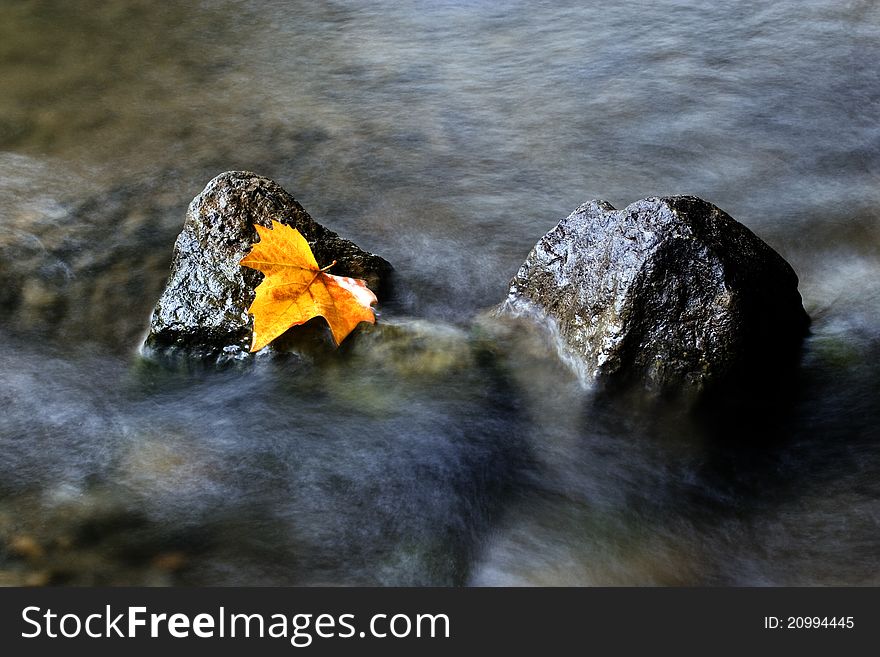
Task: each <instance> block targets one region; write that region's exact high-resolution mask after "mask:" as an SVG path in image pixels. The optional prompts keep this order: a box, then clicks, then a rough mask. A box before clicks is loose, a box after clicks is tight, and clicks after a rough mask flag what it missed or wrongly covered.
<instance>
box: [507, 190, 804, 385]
mask: <svg viewBox="0 0 880 657" xmlns="http://www.w3.org/2000/svg"><path fill="white" fill-rule="evenodd" d="M797 286H798V279H797V276H796V274H795V273H794V270H793V269H792V268H791V266H790V265H789V264H788V263H787V262H786V261H785V260H784V259H783V258H782V257H781V256H780V255H779V254H778V253H777V252H776V251H774V250H773V249H772V248H771V247H770V246H768V245H767V244H766V243H765V242H763V241H762V240H761V239H760V238H758V237H757V236H756V235H755V234H754V233H752V232H751V231H750V230H749V229H748V228H746V227H745V226H743V225H742V224H740V223H739V222H737V221H736V220H734V219H733V218H732V217H730V216H729V215H728V214H726V213H725V212H724V211H722V210H720V209H719V208H717V207H715V206H714V205H712V204H711V203H708V202H706V201H703V200H701V199H699V198H695V197H690V196H674V197H664V198H647V199H644V200H641V201H637V202H636V203H633V204H631V205H629V206H628V207H626V208H625V209H623V210H620V211H618V210H616V209H615V208H614V207H613V206H611V205H610V204H609V203H607V202H604V201H591V202H589V203H585V204H584V205H582V206H580V207H579V208H577V209H576V210H575V211H574V212H573V213H572V214H571V215H569V216H568V217H567V218H565V219H563V220H562V221H561V222H559V224H558V225H557V226H556V227H555V228H553V229H552V230H551V231H550V232H548V233H547V234H546V235H545V236H544V237H543V238H541V240H540V241H539V242H538V243H537V244H536V245H535V247H534V248H533V249H532V251H531V253H529V255H528V257H527V258H526V261H525V263H524V264H523V265H522V267H521V268H520V269H519V271H518V272H517V273H516V275H515V276H514V278H513V280H512V281H511V284H510V289H509V293H508V296H507V299H506V300H505V301H504V302H503V303H502V304H501V306H500V308H499V312H501V313H502V314H506V315H513V316H520V317H527V318H531V319H537V320H538V321H539V322H541V323H542V324H544V325H545V326H549V327H550V328H551V329H552V330H553V331H555V332H556V333H558V338H559V343H560V344H561V345H562V352H563V356H564V358H565V360H566V361H567V362H568V363H569V364H570V365H572V366H573V367H574V369H575V370H576V371H577V372H578V373H579V375H580V376H581V377H582V378H584V379H586V380H598V379H603V380H607V381H617V382H621V381H627V382H638V383H641V384H644V385H645V386H646V387H648V388H651V389H657V390H669V389H670V388H676V389H680V388H681V387H685V388H694V387H696V388H697V389H703V388H705V387H707V386H711V385H712V384H715V383H721V382H723V381H730V380H734V379H735V378H736V377H738V376H740V375H751V376H754V377H761V376H762V375H763V374H766V373H772V372H776V371H779V369H780V368H782V367H784V366H786V365H788V364H790V363H791V362H792V361H793V359H794V358H795V357H796V355H797V353H798V351H799V348H800V345H801V342H802V339H803V337H804V335H805V334H806V331H807V327H808V326H809V317H808V316H807V313H806V312H805V311H804V308H803V305H802V302H801V296H800V294H799V292H798V288H797Z"/></svg>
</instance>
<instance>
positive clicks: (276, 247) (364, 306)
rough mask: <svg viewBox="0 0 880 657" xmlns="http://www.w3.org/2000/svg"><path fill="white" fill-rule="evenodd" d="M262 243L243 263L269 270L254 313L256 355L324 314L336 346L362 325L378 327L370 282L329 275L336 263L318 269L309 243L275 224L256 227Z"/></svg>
mask: <svg viewBox="0 0 880 657" xmlns="http://www.w3.org/2000/svg"><path fill="white" fill-rule="evenodd" d="M254 227H255V228H256V229H257V233H258V234H259V236H260V241H259V242H257V243H256V244H254V246H253V248H252V249H251V252H250V253H249V254H247V255H246V256H245V257H244V258H242V259H241V264H242V265H244V266H245V267H250V268H251V269H256V270H257V271H261V272H263V274H265V275H266V277H265V278H264V279H263V281H262V282H261V283H260V284H259V285H258V286H257V288H256V296H255V297H254V301H253V303H252V304H251V306H250V308H248V312H249V313H251V314H252V315H253V316H254V337H253V342H252V343H251V351H259V350H260V349H262V348H263V347H265V346H266V345H267V344H269V343H270V342H272V340H274V339H275V338H277V337H278V336H279V335H281V334H282V333H284V332H285V331H286V330H287V329H289V328H290V327H291V326H297V325H298V324H304V323H305V322H307V321H309V320H310V319H312V318H313V317H317V316H319V315H320V316H321V317H323V318H324V319H326V320H327V324H329V325H330V332H331V333H332V334H333V339H334V340H335V341H336V344H339V343H340V342H342V341H343V340H344V339H345V337H346V336H347V335H348V334H349V333H351V332H352V331H353V330H354V328H355V326H357V325H358V324H360V323H361V322H370V323H374V322H375V321H376V318H375V317H374V315H373V310H372V308H370V305H371V304H373V303H376V295H374V294H373V293H372V292H371V291H370V289H369V288H368V287H367V284H366V282H364V281H362V280H360V279H358V278H347V277H345V276H334V275H333V274H328V273H327V270H328V269H330V267H332V266H333V265H334V264H336V261H333V262H332V263H331V264H329V265H327V266H326V267H324V268H323V269H322V268H321V267H319V266H318V262H317V261H316V260H315V256H314V254H313V253H312V250H311V249H310V248H309V243H308V242H306V239H305V238H304V237H303V236H302V235H301V234H300V232H299V231H298V230H297V229H296V228H291V227H290V226H287V225H285V224H282V223H280V222H278V221H275V220H272V228H271V229H269V228H265V227H264V226H260V225H259V224H254Z"/></svg>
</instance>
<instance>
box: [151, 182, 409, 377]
mask: <svg viewBox="0 0 880 657" xmlns="http://www.w3.org/2000/svg"><path fill="white" fill-rule="evenodd" d="M273 219H275V220H277V221H280V222H281V223H285V224H288V225H291V226H294V227H295V228H297V229H298V230H299V231H300V233H302V234H303V236H304V237H305V238H306V240H308V242H309V244H310V246H311V248H312V251H313V252H314V254H315V258H316V260H317V261H318V263H319V264H320V265H322V266H323V265H326V264H329V263H330V262H332V261H333V260H335V261H336V266H335V267H334V268H333V273H334V274H337V275H340V276H351V277H354V278H361V279H364V280H366V282H367V285H368V286H369V287H370V289H372V290H373V292H375V293H376V294H377V296H380V298H381V296H382V294H383V293H384V291H385V289H386V287H387V285H388V283H389V277H390V274H391V271H392V267H391V265H390V264H389V263H388V262H387V261H385V260H384V259H382V258H380V257H379V256H377V255H374V254H372V253H367V252H366V251H363V250H361V249H360V248H358V247H357V246H356V245H355V244H354V243H352V242H350V241H348V240H345V239H343V238H341V237H339V235H337V234H336V233H334V232H332V231H330V230H328V229H326V228H324V227H323V226H321V225H320V224H318V223H317V222H316V221H315V220H314V219H312V218H311V217H310V216H309V214H308V213H307V212H306V211H305V210H304V209H303V207H302V206H301V205H300V204H299V203H297V202H296V200H294V198H293V197H292V196H291V195H290V194H288V193H287V192H286V191H285V190H284V189H282V188H281V187H280V186H279V185H278V184H277V183H275V182H273V181H272V180H269V179H268V178H264V177H262V176H258V175H256V174H254V173H250V172H247V171H229V172H226V173H223V174H221V175H219V176H217V177H216V178H214V180H212V181H211V182H210V183H208V185H207V187H205V189H204V191H203V192H202V193H201V194H199V195H198V196H197V197H196V198H195V199H193V201H192V203H191V204H190V206H189V210H188V211H187V215H186V220H185V222H184V226H183V231H182V232H181V233H180V235H179V236H178V238H177V242H176V243H175V246H174V255H173V261H172V265H171V274H170V276H169V278H168V282H167V284H166V285H165V290H164V291H163V292H162V295H161V297H160V299H159V301H158V303H157V304H156V307H155V308H154V310H153V315H152V319H151V321H150V332H149V334H148V336H147V339H146V341H145V343H144V351H145V352H146V353H148V354H154V353H157V352H159V353H163V352H164V353H166V354H173V353H181V352H182V353H184V354H186V355H187V356H190V357H196V358H200V359H211V360H217V361H218V362H224V361H230V360H240V359H243V358H246V357H247V356H248V354H249V352H248V349H249V346H250V341H251V331H252V328H251V327H252V320H251V319H250V317H249V315H248V313H247V308H248V307H249V306H250V304H251V301H253V298H254V288H255V287H256V286H257V285H258V284H259V282H260V281H261V280H262V278H263V275H262V274H261V273H259V272H257V271H254V270H252V269H249V268H246V267H242V266H241V265H239V261H240V260H241V259H242V258H243V257H244V256H245V254H246V253H248V251H249V250H250V248H251V246H252V244H253V243H254V241H255V240H256V238H257V234H256V230H255V229H254V227H253V225H254V224H255V223H258V224H260V225H263V226H271V221H272V220H273Z"/></svg>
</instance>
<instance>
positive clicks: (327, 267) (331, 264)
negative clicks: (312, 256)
mask: <svg viewBox="0 0 880 657" xmlns="http://www.w3.org/2000/svg"><path fill="white" fill-rule="evenodd" d="M335 264H336V261H335V260H334V261H333V262H331V263H330V264H329V265H327V266H326V267H323V268H322V269H321V271H327V270H328V269H330V267H332V266H333V265H335Z"/></svg>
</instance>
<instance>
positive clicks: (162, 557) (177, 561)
mask: <svg viewBox="0 0 880 657" xmlns="http://www.w3.org/2000/svg"><path fill="white" fill-rule="evenodd" d="M152 565H153V567H154V568H157V569H159V570H163V571H166V572H175V571H177V570H180V569H181V568H183V567H184V566H185V565H186V555H185V554H184V553H183V552H163V553H162V554H158V555H156V557H155V558H154V559H153V562H152Z"/></svg>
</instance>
